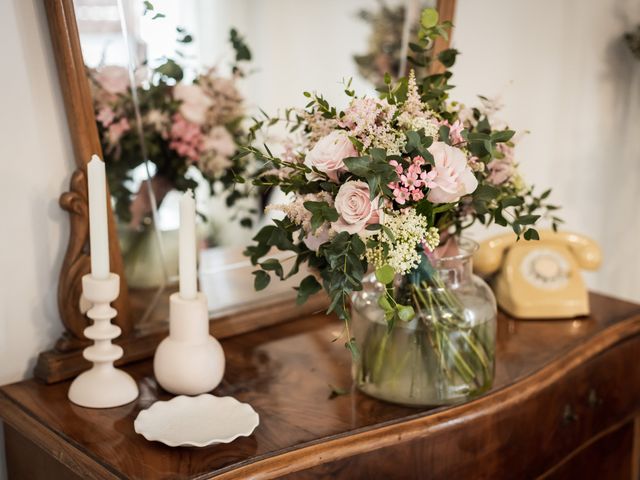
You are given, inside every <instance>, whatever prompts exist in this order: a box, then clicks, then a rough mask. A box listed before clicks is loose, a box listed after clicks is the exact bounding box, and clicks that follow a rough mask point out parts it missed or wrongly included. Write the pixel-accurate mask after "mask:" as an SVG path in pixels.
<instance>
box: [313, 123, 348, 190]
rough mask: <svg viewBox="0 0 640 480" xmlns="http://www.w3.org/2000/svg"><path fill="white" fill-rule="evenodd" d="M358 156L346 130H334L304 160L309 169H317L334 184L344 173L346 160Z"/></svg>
mask: <svg viewBox="0 0 640 480" xmlns="http://www.w3.org/2000/svg"><path fill="white" fill-rule="evenodd" d="M357 154H358V152H357V151H356V149H355V147H354V146H353V144H352V143H351V140H349V137H348V136H347V133H346V132H345V131H344V130H334V131H332V132H331V133H330V134H329V135H327V136H325V137H322V138H321V139H320V140H318V143H316V144H315V145H314V147H313V148H312V149H311V151H310V152H309V153H308V154H307V157H306V158H305V159H304V164H305V165H306V166H307V167H310V168H311V167H315V168H316V169H318V170H319V171H321V172H324V173H326V174H327V176H328V177H329V178H330V179H331V180H333V181H334V182H337V181H338V173H340V172H344V171H345V170H346V167H345V165H344V161H343V160H344V159H345V158H348V157H354V156H356V155H357Z"/></svg>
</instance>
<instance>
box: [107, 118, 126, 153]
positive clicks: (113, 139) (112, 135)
mask: <svg viewBox="0 0 640 480" xmlns="http://www.w3.org/2000/svg"><path fill="white" fill-rule="evenodd" d="M130 129H131V126H130V125H129V121H128V120H127V119H126V118H121V119H120V120H119V121H118V122H115V123H112V124H111V125H110V126H109V129H108V134H109V144H110V145H112V146H113V145H116V144H117V143H118V142H119V141H120V138H122V135H124V134H125V133H127V132H128V131H129V130H130Z"/></svg>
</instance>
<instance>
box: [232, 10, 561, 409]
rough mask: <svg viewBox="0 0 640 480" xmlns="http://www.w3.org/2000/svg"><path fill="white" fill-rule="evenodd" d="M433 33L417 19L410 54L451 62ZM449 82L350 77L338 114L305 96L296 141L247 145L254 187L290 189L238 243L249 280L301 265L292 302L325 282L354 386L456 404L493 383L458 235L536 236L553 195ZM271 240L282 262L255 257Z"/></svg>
mask: <svg viewBox="0 0 640 480" xmlns="http://www.w3.org/2000/svg"><path fill="white" fill-rule="evenodd" d="M441 32H442V25H439V24H437V14H435V11H430V13H429V14H427V15H423V17H422V23H421V28H420V38H421V39H422V40H421V44H420V45H416V46H414V47H413V48H412V50H413V51H414V52H415V55H414V56H413V57H412V58H410V59H409V60H410V61H411V62H412V63H413V64H419V65H424V66H429V65H430V64H431V63H432V62H434V61H439V62H441V63H442V64H443V65H444V66H445V67H446V69H448V68H449V67H451V66H452V65H453V62H454V61H455V57H456V54H457V52H456V51H455V50H452V49H450V50H445V51H443V52H441V53H440V54H439V55H438V56H437V58H433V55H432V51H431V50H430V48H429V46H430V45H431V44H432V43H433V42H432V40H433V38H435V36H437V35H440V34H441ZM450 77H451V73H450V72H449V71H448V70H445V72H444V73H442V74H434V75H428V76H425V77H424V78H420V79H418V78H416V76H415V75H414V73H413V72H411V73H410V74H409V76H408V78H403V79H401V80H400V81H399V82H397V83H394V82H392V81H391V79H390V77H389V76H387V78H386V79H385V83H386V87H385V89H384V90H383V91H382V92H381V94H380V97H379V98H367V97H358V96H356V94H355V92H354V91H352V90H351V89H350V86H349V84H347V86H346V94H347V95H349V96H350V97H351V100H350V103H349V105H348V107H347V108H346V109H345V110H344V111H339V110H338V109H336V108H335V107H333V106H331V105H329V104H328V102H327V101H326V100H325V99H324V98H323V97H322V96H320V95H316V94H311V93H305V95H306V96H307V97H308V98H309V103H308V105H307V107H306V109H305V111H304V112H301V113H297V114H295V115H294V118H293V119H291V120H290V121H291V122H292V127H291V129H292V130H297V131H298V132H300V131H301V132H302V137H303V141H302V143H301V144H300V147H299V148H298V149H297V150H296V149H288V150H286V151H285V154H284V155H282V156H281V157H276V156H274V155H273V154H271V153H270V150H269V149H268V148H265V150H266V152H263V151H261V150H259V149H257V148H254V147H247V148H245V149H244V151H245V153H247V154H249V153H252V154H254V155H256V156H258V157H259V158H261V159H262V160H264V161H265V162H266V163H265V164H266V167H265V169H264V170H263V171H262V172H261V174H260V175H259V176H258V177H257V178H255V179H254V184H255V185H259V186H266V187H270V186H278V187H280V188H281V189H282V190H283V191H284V192H285V193H288V194H289V195H290V197H291V202H290V203H287V204H283V205H272V206H270V207H269V208H272V209H280V210H282V211H283V212H284V218H282V219H281V220H277V221H275V223H274V224H273V225H267V226H265V227H264V228H262V230H260V232H259V233H258V234H257V235H256V236H255V238H254V240H255V242H256V243H255V244H254V245H252V246H250V247H248V248H247V250H246V254H247V255H248V256H250V258H251V261H252V263H253V264H254V265H257V266H258V267H259V269H258V270H256V271H255V272H253V274H254V275H255V288H256V289H263V288H265V287H266V286H267V285H268V284H269V282H270V280H271V276H272V275H275V276H277V277H279V278H280V279H283V278H286V277H288V276H290V275H292V274H295V273H296V272H298V269H299V267H300V265H301V264H303V263H306V264H308V265H309V267H310V268H311V271H312V272H314V273H313V274H311V275H308V276H307V277H306V278H304V279H303V280H302V281H301V282H300V285H299V287H298V288H297V292H298V293H297V301H298V302H300V303H301V302H304V301H305V300H306V299H307V298H308V297H309V296H310V295H312V294H315V293H316V292H319V291H320V290H321V289H323V288H324V290H325V291H326V292H327V294H328V295H329V297H330V306H329V309H328V312H335V313H336V314H337V315H338V316H339V317H340V318H342V319H344V320H345V328H344V336H345V339H346V340H345V345H346V347H347V348H348V349H349V350H350V351H351V353H352V356H353V359H354V365H355V368H354V372H355V381H356V384H357V386H358V387H359V388H360V389H361V390H363V391H365V392H367V393H369V394H371V395H373V396H376V397H379V398H383V399H386V400H389V401H393V402H397V403H402V404H413V405H434V404H443V403H448V402H453V401H458V400H460V399H464V398H467V397H469V396H470V395H473V394H477V393H479V392H482V391H484V390H485V389H486V388H488V387H489V386H490V385H491V382H492V380H493V358H494V345H495V321H496V305H495V299H494V298H493V295H492V293H491V291H490V289H489V288H488V286H487V285H486V284H485V283H484V282H483V281H482V280H480V279H479V278H478V277H475V276H474V275H473V273H472V270H471V255H472V253H473V250H474V243H473V242H472V241H470V240H468V239H465V238H464V237H461V233H462V232H463V231H464V230H465V229H466V228H468V227H469V226H470V225H472V224H473V223H474V222H476V221H478V222H480V223H482V224H485V225H486V224H490V223H497V224H500V225H503V226H510V227H511V228H512V229H513V231H514V234H515V235H517V236H518V237H523V238H524V239H526V240H534V239H537V238H538V233H537V231H536V230H535V229H534V228H533V225H534V224H535V223H536V221H537V220H538V219H539V218H540V217H541V216H542V215H544V214H548V211H549V210H553V209H554V208H555V207H554V206H552V205H551V206H550V205H547V204H546V199H547V197H548V195H549V191H546V192H544V193H543V194H542V195H539V196H536V195H534V193H533V191H532V189H531V188H530V187H528V186H527V185H526V184H525V182H524V181H523V180H522V178H521V177H520V175H519V173H518V169H517V164H516V163H515V161H514V156H513V148H514V131H512V130H509V129H508V128H506V127H502V126H500V127H498V125H497V124H496V123H492V116H493V113H494V112H493V106H492V104H491V103H490V102H488V101H487V100H485V101H484V102H483V105H482V106H481V107H480V108H474V109H467V108H464V107H463V106H462V105H459V104H456V103H454V102H451V101H449V91H450V90H451V88H452V87H451V85H450V84H449V79H450ZM287 117H288V118H291V115H290V114H288V115H287ZM552 221H553V222H554V227H555V223H557V221H559V219H557V218H555V217H554V218H553V219H552ZM274 247H275V248H278V249H280V250H284V251H290V252H291V253H292V257H291V259H290V260H291V262H292V265H291V268H289V269H287V270H288V271H287V270H285V265H284V264H283V263H284V262H282V263H281V262H279V261H278V260H275V259H268V260H263V257H264V256H265V254H266V253H267V252H268V251H269V250H270V249H271V248H274ZM350 302H351V308H350V306H349V303H350Z"/></svg>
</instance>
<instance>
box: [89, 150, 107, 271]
mask: <svg viewBox="0 0 640 480" xmlns="http://www.w3.org/2000/svg"><path fill="white" fill-rule="evenodd" d="M87 172H88V175H89V247H90V254H91V275H93V277H94V278H97V279H100V280H105V279H107V278H109V229H108V227H107V189H106V185H107V182H106V178H105V173H104V162H103V161H102V160H100V158H99V157H98V156H97V155H94V156H92V157H91V161H90V162H89V164H88V165H87Z"/></svg>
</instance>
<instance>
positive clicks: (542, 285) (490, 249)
mask: <svg viewBox="0 0 640 480" xmlns="http://www.w3.org/2000/svg"><path fill="white" fill-rule="evenodd" d="M539 233H540V240H537V241H536V240H534V241H523V240H520V241H516V239H515V237H514V235H513V233H506V234H504V235H500V236H497V237H493V238H491V239H488V240H485V241H483V242H482V243H481V244H480V248H479V249H478V251H477V252H476V253H475V255H474V259H473V261H474V270H475V271H476V273H478V274H479V275H481V276H489V275H491V274H494V273H496V272H497V275H496V277H495V279H494V285H493V286H494V291H495V294H496V299H497V301H498V304H499V305H500V307H501V308H502V309H503V310H505V311H506V312H507V313H509V314H510V315H511V316H513V317H516V318H571V317H579V316H583V315H588V314H589V296H588V293H587V288H586V286H585V284H584V281H583V280H582V277H581V275H580V269H585V270H596V269H597V268H598V267H599V266H600V263H601V261H602V253H601V251H600V248H599V247H598V245H597V244H596V242H595V241H593V240H591V239H589V238H587V237H585V236H583V235H578V234H576V233H568V232H553V231H551V230H546V231H540V232H539Z"/></svg>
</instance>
